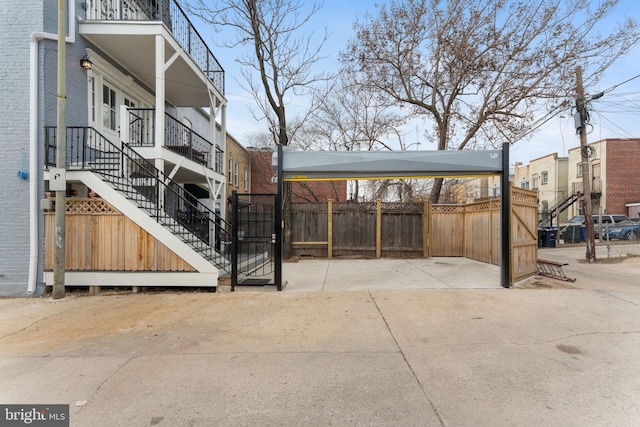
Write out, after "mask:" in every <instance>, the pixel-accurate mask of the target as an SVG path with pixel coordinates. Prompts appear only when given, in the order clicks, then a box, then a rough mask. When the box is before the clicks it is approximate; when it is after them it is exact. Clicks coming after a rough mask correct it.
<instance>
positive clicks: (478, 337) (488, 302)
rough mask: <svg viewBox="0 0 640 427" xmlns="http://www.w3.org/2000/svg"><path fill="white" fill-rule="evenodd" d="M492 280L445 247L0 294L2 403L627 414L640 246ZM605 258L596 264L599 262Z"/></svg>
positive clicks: (250, 411) (92, 419) (635, 404)
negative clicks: (189, 286)
mask: <svg viewBox="0 0 640 427" xmlns="http://www.w3.org/2000/svg"><path fill="white" fill-rule="evenodd" d="M597 254H598V259H599V262H597V263H596V264H587V263H585V262H583V261H582V258H584V249H583V248H581V247H571V248H550V249H541V250H540V255H539V257H540V258H551V259H553V260H556V261H560V262H567V263H568V265H567V266H565V267H564V269H565V272H566V274H567V275H568V276H570V277H575V278H576V281H575V282H573V283H570V282H560V281H554V280H550V279H544V278H536V279H532V280H529V281H527V282H525V283H521V284H519V286H517V287H515V288H513V289H502V288H500V286H499V284H498V282H499V277H498V276H499V271H498V268H497V267H496V266H489V265H486V264H482V263H475V262H473V261H469V260H466V259H461V258H432V259H428V260H386V259H385V260H331V261H329V260H307V259H304V260H300V261H298V262H292V263H286V264H285V266H284V276H285V279H286V280H287V282H288V283H287V286H286V287H285V290H284V291H283V292H260V291H259V289H257V288H254V289H243V291H244V292H235V293H221V292H218V293H211V292H197V291H194V292H187V291H184V290H169V291H159V292H147V293H139V294H131V293H129V292H114V291H111V292H105V293H102V294H100V295H98V296H84V295H82V294H80V293H79V292H73V293H69V294H68V295H67V297H65V298H64V299H61V300H55V301H54V300H52V299H50V298H49V297H41V298H31V299H27V298H16V299H0V403H3V404H9V403H21V404H25V403H33V404H36V403H38V404H54V403H62V404H69V405H70V411H71V425H72V426H249V425H251V426H255V425H269V426H293V425H295V426H327V425H339V426H343V425H345V426H346V425H349V426H351V425H362V426H365V425H366V426H372V425H373V426H375V425H380V426H531V425H547V426H599V425H607V426H632V425H640V360H639V359H640V358H638V355H639V354H640V339H639V338H640V308H639V307H640V257H629V256H628V255H629V254H631V255H634V254H636V255H640V244H635V245H625V246H623V245H618V246H616V249H615V252H614V253H613V254H612V253H611V251H609V258H606V252H604V249H602V247H598V249H597ZM605 259H606V260H605Z"/></svg>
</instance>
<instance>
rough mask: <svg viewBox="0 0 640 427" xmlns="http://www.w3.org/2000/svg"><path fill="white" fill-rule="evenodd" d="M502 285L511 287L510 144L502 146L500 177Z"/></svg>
mask: <svg viewBox="0 0 640 427" xmlns="http://www.w3.org/2000/svg"><path fill="white" fill-rule="evenodd" d="M500 223H501V226H500V285H502V287H503V288H508V287H509V286H511V244H510V243H511V183H510V182H509V144H508V143H504V144H503V145H502V174H501V175H500Z"/></svg>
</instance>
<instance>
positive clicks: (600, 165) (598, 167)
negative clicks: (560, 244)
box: [568, 138, 640, 218]
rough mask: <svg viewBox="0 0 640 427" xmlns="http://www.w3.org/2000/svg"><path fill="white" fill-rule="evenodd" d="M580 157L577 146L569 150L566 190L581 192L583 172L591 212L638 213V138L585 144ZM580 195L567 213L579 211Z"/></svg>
mask: <svg viewBox="0 0 640 427" xmlns="http://www.w3.org/2000/svg"><path fill="white" fill-rule="evenodd" d="M584 150H585V154H586V157H587V162H584V161H583V156H582V149H581V148H580V147H576V148H573V149H571V150H569V178H568V183H569V190H570V192H571V193H574V194H582V193H584V190H583V173H584V172H585V171H588V173H589V180H590V183H591V189H590V190H591V191H590V193H591V194H590V195H589V198H588V199H587V200H589V199H590V200H591V206H592V212H593V213H594V214H598V213H603V214H625V215H627V216H629V217H635V218H637V217H638V211H639V210H640V209H639V208H638V206H639V203H640V171H639V169H638V165H640V139H638V138H615V139H603V140H601V141H597V142H593V143H591V144H587V146H586V147H585V148H584ZM583 207H584V201H583V199H581V200H579V202H578V203H576V204H575V205H573V206H571V207H570V208H569V215H570V216H574V215H582V213H583Z"/></svg>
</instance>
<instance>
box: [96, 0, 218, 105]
mask: <svg viewBox="0 0 640 427" xmlns="http://www.w3.org/2000/svg"><path fill="white" fill-rule="evenodd" d="M85 17H86V19H87V20H90V21H95V20H98V21H161V22H162V23H164V25H165V26H166V27H167V29H168V30H169V31H170V32H171V33H172V34H173V36H174V37H175V39H176V40H177V41H178V43H180V45H181V46H182V48H183V49H184V50H185V51H186V52H187V53H188V54H189V56H191V59H193V61H194V62H195V63H196V64H197V65H198V67H199V68H200V69H201V70H202V72H204V73H205V74H206V75H207V77H208V78H209V80H211V82H212V83H213V84H214V86H215V87H216V88H217V89H218V90H219V91H220V93H221V94H223V95H224V69H223V68H222V66H221V65H220V63H219V62H218V60H217V59H216V57H215V56H214V55H213V53H212V52H211V50H210V49H209V47H208V46H207V44H206V43H205V42H204V39H203V38H202V36H201V35H200V33H198V31H197V30H196V28H195V27H194V26H193V24H192V23H191V21H190V20H189V18H188V17H187V14H186V13H185V12H184V11H183V10H182V8H181V7H180V5H179V4H178V2H177V1H176V0H87V2H86V15H85Z"/></svg>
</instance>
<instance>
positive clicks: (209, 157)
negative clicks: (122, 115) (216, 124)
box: [122, 107, 224, 174]
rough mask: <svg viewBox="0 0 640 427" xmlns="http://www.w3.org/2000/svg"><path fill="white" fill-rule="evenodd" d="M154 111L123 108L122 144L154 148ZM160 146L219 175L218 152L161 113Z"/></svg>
mask: <svg viewBox="0 0 640 427" xmlns="http://www.w3.org/2000/svg"><path fill="white" fill-rule="evenodd" d="M123 108H124V107H123ZM155 115H156V111H155V110H154V109H153V108H127V109H126V117H127V123H129V126H128V133H122V136H123V137H124V138H125V142H126V143H127V144H128V145H129V146H131V147H132V148H133V149H134V150H135V149H136V148H137V147H154V146H155V144H156V138H155V135H154V129H155ZM164 135H165V136H164V144H163V145H164V147H165V148H166V149H168V150H171V151H173V152H174V153H177V154H179V155H181V156H183V157H186V158H187V159H189V160H192V161H194V162H196V163H199V164H201V165H203V166H206V167H208V168H209V169H212V170H214V171H215V172H217V173H219V174H223V173H224V170H223V163H222V150H221V149H220V147H218V146H217V145H216V146H215V149H214V146H213V144H212V143H211V142H209V141H208V140H207V139H206V138H204V137H203V136H201V135H200V134H198V133H197V132H194V131H193V130H192V129H189V128H188V127H186V126H185V125H184V124H182V123H180V121H179V120H178V119H176V118H175V117H173V116H172V115H170V114H168V113H165V125H164Z"/></svg>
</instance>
